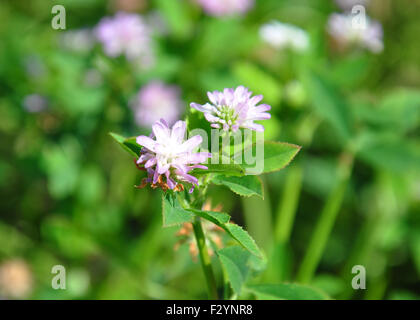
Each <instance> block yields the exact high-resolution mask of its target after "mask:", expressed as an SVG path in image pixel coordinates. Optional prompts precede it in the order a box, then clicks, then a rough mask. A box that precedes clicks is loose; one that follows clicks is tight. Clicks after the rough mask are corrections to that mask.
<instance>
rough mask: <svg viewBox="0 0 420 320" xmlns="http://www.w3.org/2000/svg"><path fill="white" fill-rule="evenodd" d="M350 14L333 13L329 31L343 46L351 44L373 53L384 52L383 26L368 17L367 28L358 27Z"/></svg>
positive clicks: (329, 21) (329, 22) (328, 27)
mask: <svg viewBox="0 0 420 320" xmlns="http://www.w3.org/2000/svg"><path fill="white" fill-rule="evenodd" d="M353 18H354V17H353V16H352V15H350V14H339V13H333V14H332V15H331V16H330V18H329V20H328V26H327V31H328V33H329V34H330V35H331V37H333V38H334V40H335V41H337V43H338V44H340V45H342V46H347V45H351V44H356V45H359V46H360V47H364V48H366V49H368V50H370V51H371V52H373V53H379V52H381V51H382V50H383V48H384V44H383V40H382V38H383V31H382V25H381V24H380V23H379V22H377V21H373V20H371V19H369V18H368V17H366V25H365V27H364V28H363V27H361V26H359V25H356V24H355V23H354V21H353Z"/></svg>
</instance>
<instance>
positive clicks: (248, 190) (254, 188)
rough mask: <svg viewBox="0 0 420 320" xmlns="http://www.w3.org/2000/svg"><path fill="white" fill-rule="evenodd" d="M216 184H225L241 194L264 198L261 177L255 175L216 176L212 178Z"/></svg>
mask: <svg viewBox="0 0 420 320" xmlns="http://www.w3.org/2000/svg"><path fill="white" fill-rule="evenodd" d="M211 181H212V182H213V183H214V184H217V185H224V186H226V187H228V188H229V189H230V190H232V191H233V192H235V193H237V194H239V195H240V196H244V197H250V196H253V195H256V196H259V197H261V198H264V192H263V185H262V182H261V179H260V178H258V177H257V176H254V175H249V176H243V177H234V176H233V177H226V176H223V175H218V176H215V177H214V178H213V179H212V180H211Z"/></svg>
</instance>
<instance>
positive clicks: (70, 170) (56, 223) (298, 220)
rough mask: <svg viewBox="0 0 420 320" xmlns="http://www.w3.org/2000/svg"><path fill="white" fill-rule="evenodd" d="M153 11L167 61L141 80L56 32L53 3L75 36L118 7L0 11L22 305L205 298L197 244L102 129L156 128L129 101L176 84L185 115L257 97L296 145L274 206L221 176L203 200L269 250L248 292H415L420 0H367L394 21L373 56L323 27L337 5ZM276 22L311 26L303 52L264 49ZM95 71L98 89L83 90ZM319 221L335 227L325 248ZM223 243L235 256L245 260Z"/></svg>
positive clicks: (3, 232)
mask: <svg viewBox="0 0 420 320" xmlns="http://www.w3.org/2000/svg"><path fill="white" fill-rule="evenodd" d="M145 2H146V5H145V6H144V7H143V8H142V9H140V10H139V12H140V13H141V14H147V13H150V12H157V13H158V14H160V15H161V17H162V19H163V21H165V24H166V25H167V34H165V35H161V36H157V37H156V52H157V62H158V63H157V64H156V66H155V67H154V68H153V69H152V70H148V71H144V72H138V71H135V70H133V69H132V68H131V67H130V65H129V64H128V63H127V62H126V61H125V59H123V58H118V59H109V58H107V57H106V56H104V54H103V53H102V49H101V47H100V46H99V45H94V46H93V47H92V48H91V49H89V50H85V51H77V50H74V48H66V47H63V45H62V44H61V42H60V39H61V37H62V35H63V33H64V32H65V31H56V30H53V29H52V28H51V18H52V15H51V7H52V6H53V5H54V4H56V3H59V4H62V5H64V6H65V8H66V10H67V31H69V30H77V29H80V28H91V27H93V26H95V25H96V24H97V23H98V21H99V20H100V19H101V17H103V16H106V15H112V14H113V12H114V10H115V9H114V8H115V6H113V5H112V3H111V2H110V3H108V2H107V1H100V0H89V1H86V0H84V1H81V0H63V1H60V2H56V1H45V0H32V1H23V0H22V1H17V0H9V1H7V0H4V1H1V3H0V149H1V154H0V203H1V206H0V208H1V209H0V244H1V245H0V265H1V263H3V262H6V261H9V260H10V259H17V258H19V259H23V260H24V261H25V262H26V263H27V264H28V266H29V268H30V270H31V273H32V277H33V284H32V290H31V291H30V293H29V294H28V295H27V296H26V298H34V299H67V298H70V299H83V298H89V299H121V298H127V299H196V298H206V289H205V282H204V278H203V275H202V270H201V269H200V267H199V264H198V263H197V262H194V261H193V260H192V259H191V257H190V255H189V253H188V246H181V247H180V248H179V250H177V251H174V245H175V243H176V242H177V238H176V237H175V233H176V231H177V229H178V228H177V227H169V228H162V215H161V212H162V208H161V193H160V192H158V191H153V190H151V189H149V188H146V189H143V190H138V189H135V188H134V187H133V186H134V185H136V184H139V182H140V176H141V174H140V173H139V172H138V170H137V169H136V168H135V166H134V164H133V162H132V161H133V159H132V157H130V155H128V154H127V153H125V152H122V151H121V149H120V148H119V146H118V145H117V144H116V143H115V142H114V141H113V140H112V139H111V137H110V136H109V135H108V132H118V133H121V134H123V135H125V136H133V135H138V134H145V133H148V131H149V129H148V128H138V127H136V125H135V124H134V122H133V113H132V111H131V109H130V108H129V107H128V104H129V99H130V98H131V97H132V96H133V95H134V94H135V93H136V92H137V91H138V89H139V88H141V86H143V85H145V84H147V83H148V82H149V81H150V80H152V79H161V80H162V81H164V82H167V83H171V84H176V85H178V86H180V87H181V89H182V97H183V100H184V101H185V108H186V110H187V106H188V103H189V102H192V101H196V102H204V101H205V100H206V97H205V93H206V91H208V90H220V89H223V88H224V87H231V86H236V85H240V84H243V85H245V86H248V87H249V88H250V89H251V90H253V91H254V92H255V93H261V94H263V95H264V101H265V102H266V103H268V104H271V106H272V111H271V113H272V119H271V120H269V121H265V123H264V125H265V126H266V132H265V138H266V139H267V140H278V141H287V142H290V143H295V144H298V145H301V146H302V150H301V151H300V153H299V154H298V156H297V157H296V159H295V161H294V162H293V163H292V164H291V165H290V166H288V167H287V168H286V169H285V170H282V171H280V172H277V173H273V174H270V175H263V176H262V183H263V185H264V199H262V198H261V197H258V196H252V197H249V198H241V197H240V196H239V195H237V194H236V193H232V192H230V191H229V190H228V189H227V188H226V187H225V186H222V184H223V183H220V184H221V185H220V186H213V187H211V189H210V194H211V198H212V200H213V203H214V204H217V203H222V204H223V211H224V212H227V213H229V214H230V215H231V216H232V219H233V220H234V221H235V222H236V223H237V224H239V225H241V226H243V227H245V229H247V230H248V232H249V233H250V234H251V235H252V236H253V237H254V238H255V240H256V242H257V244H258V245H259V246H260V247H261V248H262V249H263V250H264V251H265V252H266V254H267V257H268V266H267V269H266V270H265V271H263V272H262V273H260V274H259V275H258V276H257V277H256V278H253V279H252V280H250V284H249V286H248V287H247V290H246V291H243V292H242V293H241V296H240V297H241V298H253V297H255V296H257V297H260V298H270V297H271V298H272V297H273V296H274V297H279V296H278V295H276V293H273V294H271V293H270V294H269V292H271V291H270V290H272V288H271V287H269V285H267V283H283V282H298V283H300V284H298V285H296V286H300V285H303V284H310V285H312V286H313V287H316V288H318V289H320V290H322V291H323V292H325V293H326V294H328V295H329V296H330V297H332V298H341V299H351V298H353V299H355V298H357V299H403V298H404V299H405V298H407V299H411V298H412V299H418V298H419V297H420V280H419V276H420V139H419V132H420V54H419V53H420V42H419V41H418V35H419V32H420V20H419V19H418V12H419V10H420V1H417V0H416V1H414V0H401V1H391V0H386V1H385V0H383V1H372V4H371V5H370V6H369V7H368V10H367V12H368V14H369V15H370V16H372V17H374V18H375V19H377V20H379V21H381V22H382V24H383V26H384V46H385V50H384V52H383V53H381V54H379V55H373V54H370V53H368V52H365V51H363V50H358V49H353V50H348V51H346V52H339V53H338V52H336V51H334V50H333V48H332V47H331V44H330V43H329V41H328V37H327V34H326V32H325V25H326V22H327V19H328V15H329V14H330V13H332V12H335V11H338V10H339V9H338V8H337V7H336V6H335V4H334V2H333V1H326V0H311V1H309V0H306V1H305V0H299V1H297V0H293V1H292V0H289V1H286V0H284V1H281V0H257V5H256V7H255V8H254V9H253V10H251V11H250V12H249V13H248V14H247V15H246V16H245V17H232V18H223V19H217V18H213V17H209V16H206V15H205V14H204V13H202V11H201V9H200V8H199V7H198V6H196V5H194V3H193V1H187V0H155V1H152V0H150V1H145ZM272 19H278V20H280V21H282V22H289V23H292V24H295V25H298V26H300V27H302V28H304V29H305V30H307V31H308V32H309V34H310V37H311V47H310V50H309V51H308V52H306V53H304V54H296V53H293V52H291V51H288V50H285V51H275V50H273V49H271V48H269V47H268V46H267V45H266V44H264V43H262V41H261V40H260V38H259V36H258V28H259V26H261V25H262V24H263V23H266V22H268V21H270V20H272ZM28 66H31V67H28ZM28 68H29V69H28ZM92 70H96V71H97V72H99V74H100V78H101V79H102V81H99V82H98V83H96V84H94V85H89V84H88V83H86V81H85V80H84V79H85V78H86V75H87V73H89V72H92ZM293 81H297V82H293ZM290 83H294V85H290ZM34 93H37V94H40V95H43V96H45V97H47V99H48V108H47V109H46V110H45V111H42V112H39V113H28V112H26V111H25V109H24V108H23V100H24V98H25V96H27V95H29V94H34ZM349 159H350V160H349ZM325 204H327V206H326V207H324V205H325ZM334 206H336V207H337V210H334ZM335 211H336V212H335ZM290 212H292V214H291V215H290V216H288V215H287V213H290ZM294 212H295V213H296V214H295V215H294V214H293V213H294ZM321 212H326V216H328V215H329V217H330V218H331V216H334V214H335V213H336V214H337V216H336V217H332V218H331V219H330V218H327V220H326V221H325V223H324V224H321V226H320V230H321V232H320V233H319V235H318V237H315V238H316V239H315V240H316V241H315V242H314V241H313V240H314V238H313V237H312V233H313V230H314V228H315V226H316V225H317V223H320V222H319V221H320V219H319V217H320V214H321ZM328 219H329V220H328ZM334 220H335V221H334ZM329 221H330V222H331V221H333V222H334V223H333V225H331V226H329V225H328V223H329ZM330 227H331V229H332V231H331V234H329V232H328V230H329V228H330ZM324 238H325V239H324ZM323 242H325V250H321V251H322V252H321V254H320V255H319V257H317V250H318V249H319V248H320V244H322V243H323ZM314 243H315V244H314ZM308 248H309V249H310V253H309V254H308V253H307V249H308ZM224 250H225V251H223V257H224V258H223V259H224V260H222V261H224V263H229V261H230V260H229V259H230V257H231V256H232V255H234V256H235V257H236V258H237V259H241V256H240V255H241V253H239V252H233V251H234V250H230V249H224ZM229 250H230V251H229ZM308 255H309V256H308ZM317 260H319V264H318V261H317ZM314 261H315V266H317V267H316V268H315V270H311V264H312V265H313V264H314V263H313V262H314ZM57 264H61V265H63V266H65V267H66V270H67V289H66V290H53V289H52V288H51V279H52V277H53V275H52V274H51V268H52V266H53V265H57ZM305 264H306V266H305ZM214 265H215V267H216V273H217V277H218V278H221V273H222V272H221V269H220V265H219V264H218V262H217V260H216V259H214ZM354 265H364V266H365V267H366V271H367V290H358V291H355V290H353V289H352V288H351V278H352V276H353V275H352V274H351V268H352V266H354ZM235 275H236V276H239V273H236V274H235ZM235 275H233V276H235ZM233 276H232V277H233ZM244 276H245V275H244ZM241 279H242V278H239V279H237V280H234V281H237V282H238V281H239V282H240V281H242V280H241ZM237 282H235V283H237ZM293 290H294V289H293ZM293 290H292V291H293ZM267 292H268V293H267ZM311 294H312V295H309V297H310V298H319V295H318V294H317V295H314V293H311ZM292 296H293V295H292ZM282 297H283V298H289V297H290V296H288V295H287V294H286V296H282ZM293 297H296V296H293Z"/></svg>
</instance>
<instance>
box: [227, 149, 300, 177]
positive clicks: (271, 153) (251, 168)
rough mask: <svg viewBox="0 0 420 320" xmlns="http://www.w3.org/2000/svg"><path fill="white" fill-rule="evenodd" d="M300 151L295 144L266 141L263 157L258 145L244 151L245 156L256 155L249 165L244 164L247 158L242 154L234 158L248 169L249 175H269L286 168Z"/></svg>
mask: <svg viewBox="0 0 420 320" xmlns="http://www.w3.org/2000/svg"><path fill="white" fill-rule="evenodd" d="M300 149H301V147H300V146H297V145H294V144H289V143H285V142H274V141H265V142H264V154H263V155H262V156H261V155H258V152H259V150H258V145H256V144H253V145H252V146H250V147H248V148H246V149H245V150H244V154H246V153H252V155H255V157H254V159H253V160H252V161H248V160H247V163H242V162H245V157H243V156H242V154H236V155H235V156H234V160H235V162H236V163H242V164H241V165H242V167H244V168H245V169H246V171H245V172H247V173H251V174H255V173H268V172H274V171H278V170H281V169H283V168H284V167H286V166H287V165H288V164H289V163H290V162H291V161H292V160H293V158H294V157H295V156H296V154H297V153H298V152H299V151H300ZM242 159H244V160H242ZM249 162H250V163H249ZM261 162H262V163H261ZM259 171H262V172H259Z"/></svg>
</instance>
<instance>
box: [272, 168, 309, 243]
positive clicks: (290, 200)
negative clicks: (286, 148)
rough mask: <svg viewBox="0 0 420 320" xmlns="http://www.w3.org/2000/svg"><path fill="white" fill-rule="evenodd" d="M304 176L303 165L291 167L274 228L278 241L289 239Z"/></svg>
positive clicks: (284, 241)
mask: <svg viewBox="0 0 420 320" xmlns="http://www.w3.org/2000/svg"><path fill="white" fill-rule="evenodd" d="M302 177H303V170H302V167H301V166H299V165H295V166H292V167H290V168H289V172H288V173H287V177H286V181H285V185H284V189H283V195H282V200H281V202H280V205H279V209H278V211H277V220H276V225H275V229H274V230H275V238H276V241H277V242H279V243H286V242H288V241H289V238H290V233H291V231H292V227H293V222H294V219H295V215H296V209H297V206H298V202H299V195H300V191H301V188H302Z"/></svg>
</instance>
